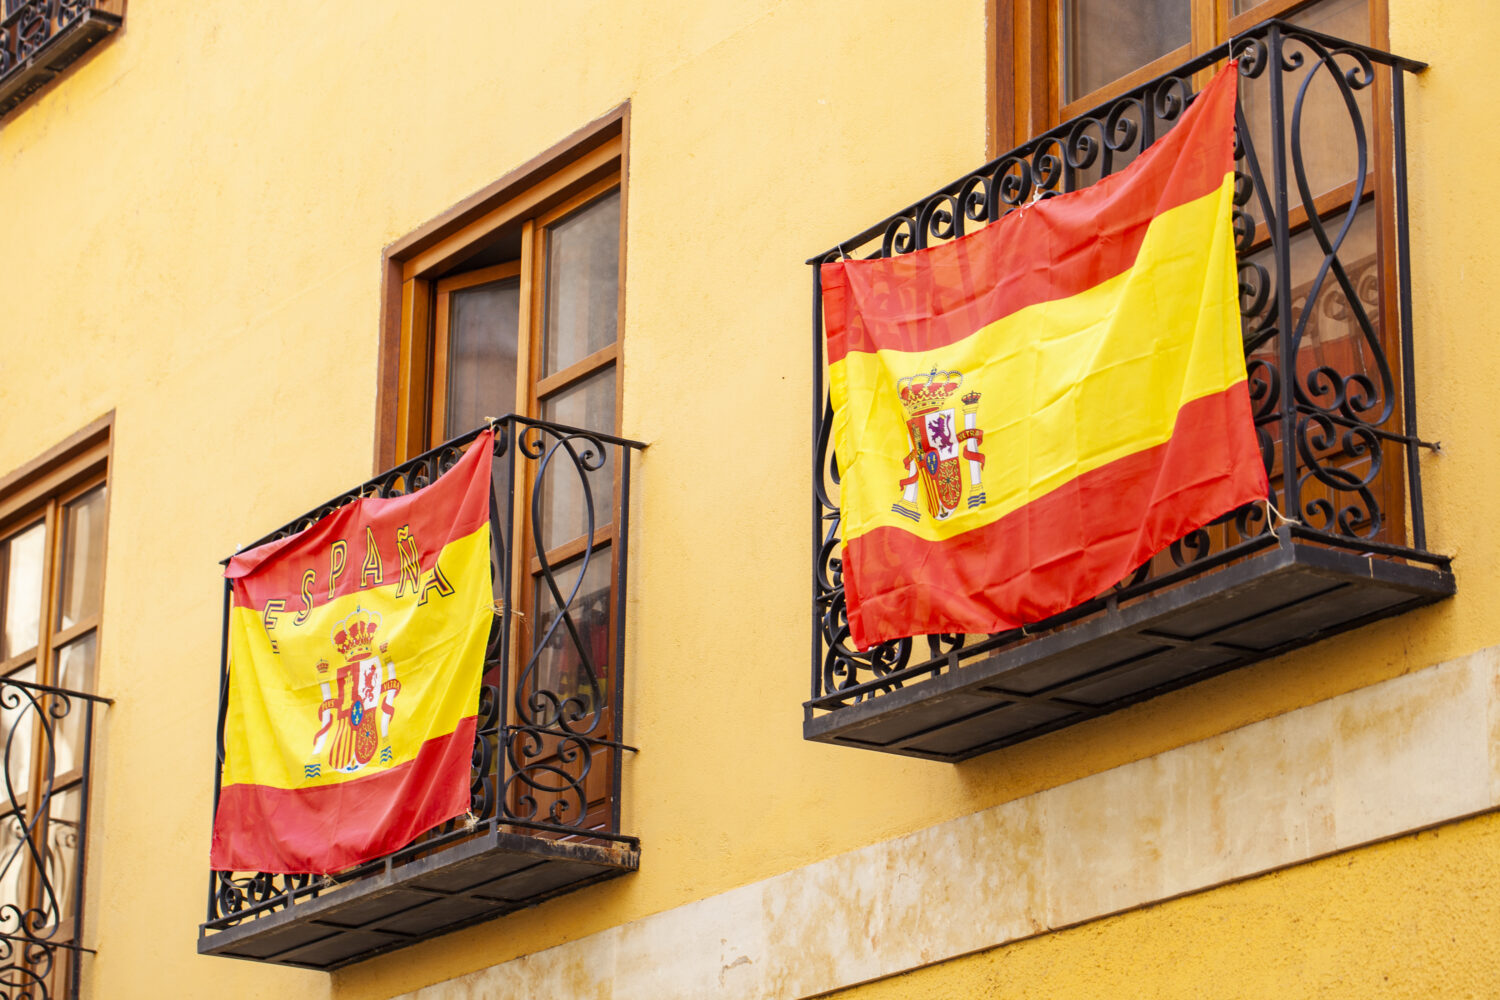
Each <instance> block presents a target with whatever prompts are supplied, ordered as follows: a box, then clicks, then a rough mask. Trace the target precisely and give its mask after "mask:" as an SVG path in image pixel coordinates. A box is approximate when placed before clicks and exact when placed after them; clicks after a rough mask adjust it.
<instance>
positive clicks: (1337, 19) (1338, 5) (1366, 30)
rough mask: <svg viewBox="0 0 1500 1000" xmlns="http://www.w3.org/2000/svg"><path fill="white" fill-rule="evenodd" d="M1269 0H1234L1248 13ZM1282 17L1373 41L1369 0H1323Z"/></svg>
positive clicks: (1352, 38) (1236, 7) (1355, 39)
mask: <svg viewBox="0 0 1500 1000" xmlns="http://www.w3.org/2000/svg"><path fill="white" fill-rule="evenodd" d="M1265 2H1266V0H1234V13H1235V14H1245V13H1248V12H1250V11H1252V10H1254V9H1255V8H1256V7H1259V6H1260V5H1261V4H1263V3H1265ZM1282 20H1284V21H1291V22H1292V23H1293V24H1300V25H1302V27H1304V28H1311V29H1313V30H1314V31H1322V32H1325V33H1326V34H1330V35H1337V36H1338V37H1339V38H1344V39H1347V40H1348V41H1351V42H1361V43H1364V44H1369V41H1370V14H1369V0H1323V2H1322V3H1315V4H1313V5H1312V6H1311V7H1306V8H1303V9H1302V10H1300V11H1298V12H1296V13H1295V14H1284V15H1282Z"/></svg>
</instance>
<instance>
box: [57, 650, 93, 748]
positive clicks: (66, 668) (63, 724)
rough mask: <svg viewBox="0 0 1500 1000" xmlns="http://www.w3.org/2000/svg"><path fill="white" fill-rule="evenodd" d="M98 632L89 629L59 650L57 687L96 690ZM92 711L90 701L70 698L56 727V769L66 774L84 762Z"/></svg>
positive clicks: (74, 689) (70, 689)
mask: <svg viewBox="0 0 1500 1000" xmlns="http://www.w3.org/2000/svg"><path fill="white" fill-rule="evenodd" d="M97 645H98V643H97V637H96V633H94V632H90V633H89V634H88V635H86V636H84V637H83V638H81V639H75V640H74V641H73V642H70V643H68V644H67V645H66V646H64V647H62V648H61V649H60V650H58V653H57V674H56V676H57V680H56V681H55V683H56V685H57V686H58V687H62V688H67V689H68V690H69V691H92V690H94V653H95V650H96V648H97ZM88 714H89V703H88V702H87V701H84V700H82V699H80V698H70V699H68V712H67V714H66V715H64V716H63V717H62V718H61V719H58V720H57V722H56V723H54V725H55V727H56V728H55V729H54V730H53V731H54V733H55V734H56V736H55V739H56V744H57V745H56V747H55V749H54V753H55V754H56V756H57V773H58V774H66V773H67V772H69V771H71V770H73V769H74V768H75V767H82V766H83V727H84V720H85V718H86V717H87V716H88Z"/></svg>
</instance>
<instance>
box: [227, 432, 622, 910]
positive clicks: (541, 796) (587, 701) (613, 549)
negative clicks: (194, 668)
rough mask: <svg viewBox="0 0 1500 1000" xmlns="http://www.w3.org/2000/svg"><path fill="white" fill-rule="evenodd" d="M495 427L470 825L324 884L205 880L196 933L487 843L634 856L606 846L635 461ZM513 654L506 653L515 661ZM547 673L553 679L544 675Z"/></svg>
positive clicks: (452, 459)
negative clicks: (512, 840)
mask: <svg viewBox="0 0 1500 1000" xmlns="http://www.w3.org/2000/svg"><path fill="white" fill-rule="evenodd" d="M494 427H495V446H494V447H495V452H494V454H495V461H494V474H493V477H492V490H491V502H490V526H491V537H492V551H491V574H492V578H493V581H494V590H495V598H496V601H495V618H494V622H493V624H492V626H491V629H490V636H489V642H488V645H487V647H486V651H485V670H484V681H483V683H482V685H481V688H480V693H479V707H478V724H477V727H476V729H477V732H476V737H475V742H474V752H473V758H472V770H471V772H470V806H469V815H468V816H466V817H464V818H462V819H454V820H450V821H448V822H446V823H444V824H442V825H441V826H438V827H436V828H434V829H432V830H430V831H428V832H427V833H425V834H423V835H422V836H420V837H418V838H417V839H416V840H414V841H413V842H412V843H410V844H408V845H406V846H405V847H403V848H401V849H400V850H398V851H395V852H394V853H392V854H390V855H388V856H386V857H384V858H381V859H378V860H375V861H371V862H369V863H366V864H362V865H359V866H358V867H355V868H351V869H349V870H347V871H343V872H340V873H337V874H335V875H327V876H324V875H279V874H269V873H266V872H224V871H215V872H211V873H210V879H209V891H208V920H207V921H206V922H205V924H204V925H203V930H204V932H205V933H208V932H212V931H215V930H221V929H224V928H226V927H231V926H235V925H237V924H242V923H243V922H244V921H246V920H249V919H253V918H255V917H259V916H262V915H265V914H268V913H272V912H276V911H280V910H285V909H287V908H288V907H295V906H296V905H297V904H298V903H299V902H302V901H304V900H309V899H313V898H316V897H317V896H318V895H319V894H320V893H323V892H326V891H328V890H330V889H333V888H335V887H342V886H346V885H349V884H351V883H355V882H358V881H359V880H360V879H364V878H366V877H368V876H371V875H375V874H377V873H382V872H391V871H393V870H397V869H400V868H401V867H402V866H403V865H407V864H409V863H411V862H413V861H415V860H417V859H419V858H420V859H432V858H433V857H434V856H435V855H437V854H438V853H439V852H441V851H443V850H444V849H446V848H449V847H453V846H456V845H459V844H461V843H463V842H465V841H469V840H471V839H475V838H477V837H482V836H485V835H487V834H490V833H493V832H495V831H496V830H511V831H514V832H519V833H527V834H531V835H534V836H536V837H543V838H558V837H568V838H574V839H580V840H590V841H603V842H617V843H625V844H629V845H632V846H638V841H637V840H636V838H634V837H629V836H625V835H623V834H622V833H621V832H620V806H621V799H620V780H621V777H620V776H621V768H620V763H621V761H620V757H621V754H622V753H624V752H626V751H633V750H634V749H635V748H634V747H630V746H627V745H625V744H624V743H623V742H621V740H620V739H619V735H620V733H621V732H622V729H621V726H622V724H623V722H624V712H625V704H624V699H623V694H622V692H623V685H622V684H621V678H622V672H623V671H622V666H623V656H622V653H623V637H624V627H625V606H626V605H625V597H626V595H625V583H626V576H627V574H626V557H627V554H628V545H627V542H628V539H629V514H630V505H629V496H630V475H631V457H632V453H633V452H635V451H637V450H639V449H641V448H644V447H645V445H643V444H642V443H640V442H638V441H630V440H627V439H625V438H620V437H614V436H612V435H609V434H602V433H598V432H595V431H587V430H580V429H578V428H574V427H566V426H563V425H560V424H553V423H547V422H544V421H539V420H531V419H528V418H525V417H517V416H509V417H504V418H501V419H498V420H496V421H495V422H494ZM478 433H480V431H479V430H475V431H470V432H468V433H465V434H462V435H460V436H458V437H456V438H453V439H452V440H450V441H448V442H446V443H444V444H442V445H440V446H438V447H437V448H434V449H432V450H431V451H428V452H426V453H424V454H422V455H419V456H417V457H416V458H413V459H411V460H409V461H407V462H403V463H401V464H400V465H398V466H396V467H395V468H393V469H391V470H390V471H388V472H386V473H384V474H382V475H379V476H376V477H375V478H373V479H371V480H369V481H367V482H365V483H363V484H361V485H360V486H357V487H355V488H354V489H351V490H348V491H346V492H344V493H341V494H340V495H339V496H337V497H334V498H333V499H332V500H329V501H328V502H327V503H324V504H322V505H320V506H319V507H317V508H315V509H313V510H311V511H308V512H307V513H306V514H304V515H302V516H301V517H299V518H297V519H295V520H294V521H292V522H290V523H288V524H286V525H284V526H282V527H281V528H278V529H277V530H276V531H273V532H271V533H270V534H268V535H267V536H265V537H264V538H262V539H260V540H259V541H257V542H255V543H254V544H255V545H260V544H262V543H264V542H268V541H272V540H275V539H277V538H282V537H285V536H287V535H289V534H292V533H294V532H297V531H301V530H303V529H304V528H307V527H309V526H311V525H312V524H313V523H314V522H316V521H317V520H319V519H320V518H322V517H325V516H327V515H328V514H331V513H333V512H334V511H336V510H338V508H339V507H341V506H343V505H344V504H347V503H349V502H351V501H353V500H355V499H358V498H360V497H371V496H379V497H394V496H403V495H405V494H407V493H411V492H413V491H415V490H417V489H420V488H421V487H423V486H425V485H427V484H428V483H431V482H432V481H433V480H435V479H436V478H437V477H438V476H439V475H441V474H442V473H443V472H446V471H447V470H448V469H450V468H452V466H453V465H454V463H456V462H457V461H458V459H459V457H460V456H462V455H463V453H464V451H465V450H466V449H467V447H468V446H469V445H470V443H471V442H472V441H473V439H474V437H475V436H476V435H477V434H478ZM565 488H567V489H574V490H576V492H574V493H573V494H572V495H573V496H574V497H575V498H577V499H578V500H579V501H580V503H581V507H580V509H579V510H578V511H577V513H578V514H579V515H580V522H579V523H580V524H581V525H582V528H583V534H582V536H581V537H580V538H579V539H576V540H575V541H574V543H573V544H570V545H568V546H567V549H568V552H567V559H568V561H567V563H566V565H560V566H559V565H553V564H552V563H550V562H549V561H548V559H547V550H546V547H545V545H544V543H543V525H544V522H545V515H546V512H547V505H548V504H549V503H552V502H555V501H554V498H555V497H556V496H557V495H558V494H559V492H560V491H561V490H563V489H565ZM518 505H523V506H524V507H525V510H524V511H523V510H521V508H520V507H518ZM606 513H607V514H608V516H607V517H606V516H604V515H605V514H606ZM518 514H524V515H525V516H524V517H518V516H517V515H518ZM523 523H524V524H526V525H527V529H526V531H527V534H526V536H524V538H525V540H524V541H519V542H518V539H517V536H516V533H515V532H516V529H515V527H514V526H516V525H518V524H523ZM518 552H519V555H520V556H521V558H522V559H523V560H525V563H523V566H522V572H523V573H527V574H529V575H530V576H531V580H532V586H531V592H532V593H533V594H534V595H535V600H533V601H532V602H531V607H528V608H524V609H523V608H521V607H520V606H519V605H520V604H521V595H522V594H523V593H526V592H527V591H526V590H525V588H523V587H522V586H521V581H520V580H519V579H517V578H516V574H515V564H516V562H517V559H516V558H515V557H516V556H517V555H518ZM596 561H602V564H603V565H605V566H608V567H609V568H610V570H611V572H610V573H609V575H608V577H607V580H608V583H607V584H606V585H605V586H604V587H603V588H602V589H598V590H595V591H594V592H592V593H590V592H587V590H586V588H587V586H588V584H587V583H586V581H587V580H589V579H590V575H589V572H588V567H589V565H590V564H591V563H594V562H596ZM526 564H529V566H528V565H526ZM229 602H230V592H229V590H228V588H226V590H225V597H224V613H225V641H224V647H223V652H222V660H221V666H220V695H219V744H218V766H217V768H216V771H215V786H214V789H215V791H214V798H215V808H217V806H218V790H219V779H220V776H221V775H222V769H223V762H224V719H225V712H226V708H227V702H226V697H227V693H228V682H229V670H230V664H229V657H228V614H229ZM538 609H540V613H538ZM526 616H531V617H532V618H533V619H534V620H533V622H532V624H531V627H530V629H529V636H528V637H527V638H528V641H524V642H523V641H521V638H520V637H519V636H514V635H513V633H514V632H515V630H516V629H517V622H518V620H519V619H523V618H525V617H526ZM544 621H545V622H546V624H545V625H544V624H543V622H544ZM513 639H515V640H516V641H515V642H513ZM513 650H518V653H516V657H517V658H516V659H515V660H513V659H512V651H513ZM559 659H561V660H565V661H566V662H567V666H568V668H569V669H568V670H566V671H557V670H555V669H553V668H554V667H555V666H556V664H557V663H558V662H559ZM601 784H602V785H603V787H604V791H605V794H606V795H607V802H606V804H605V805H604V807H602V808H601V807H599V806H598V805H597V804H596V805H595V806H594V807H592V808H591V805H590V802H591V797H595V798H596V797H597V794H596V792H595V791H591V790H597V789H598V788H599V787H600V786H601Z"/></svg>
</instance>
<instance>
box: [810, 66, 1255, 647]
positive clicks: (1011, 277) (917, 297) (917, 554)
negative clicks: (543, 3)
mask: <svg viewBox="0 0 1500 1000" xmlns="http://www.w3.org/2000/svg"><path fill="white" fill-rule="evenodd" d="M1236 79H1237V76H1236V69H1235V67H1234V66H1233V65H1231V66H1229V67H1228V68H1226V69H1225V70H1224V71H1223V72H1221V73H1219V74H1218V75H1217V76H1216V77H1215V78H1214V80H1213V81H1212V82H1211V83H1210V84H1209V85H1208V86H1207V87H1206V88H1204V90H1203V92H1202V93H1200V94H1199V95H1198V97H1197V99H1196V100H1194V102H1193V104H1192V106H1191V107H1190V108H1189V109H1188V110H1187V111H1186V112H1185V113H1184V115H1183V117H1182V119H1181V121H1179V122H1178V123H1177V125H1176V127H1175V128H1173V129H1172V130H1171V131H1170V132H1168V133H1167V134H1166V135H1165V136H1164V137H1163V138H1162V139H1160V140H1159V141H1158V142H1156V143H1155V144H1154V145H1152V146H1151V147H1150V148H1149V149H1147V150H1146V151H1145V152H1143V153H1142V154H1141V155H1140V156H1139V157H1138V158H1137V159H1136V160H1135V161H1134V162H1133V163H1131V164H1130V165H1129V166H1128V167H1126V168H1125V169H1124V170H1122V171H1121V172H1120V173H1118V174H1114V175H1111V176H1109V177H1106V178H1104V179H1102V180H1100V181H1099V182H1098V183H1096V184H1094V185H1092V186H1091V187H1088V188H1085V189H1082V190H1079V191H1075V192H1072V193H1069V194H1064V195H1060V196H1058V197H1055V198H1051V199H1049V200H1045V201H1041V202H1038V203H1036V204H1034V205H1031V206H1029V207H1026V208H1022V209H1020V210H1019V211H1015V212H1012V213H1010V214H1009V215H1007V216H1005V217H1004V218H1002V219H1000V220H999V221H998V222H995V223H993V224H991V225H989V226H986V227H984V228H983V229H980V230H978V231H976V232H974V233H971V234H969V235H966V236H964V237H962V238H960V239H957V240H953V241H952V242H949V243H946V244H942V245H939V246H934V247H931V248H928V249H925V250H920V251H917V252H915V253H911V254H906V255H904V256H898V257H890V258H886V259H879V260H859V261H853V260H851V261H842V262H838V263H831V264H825V265H823V269H822V284H823V307H824V312H825V318H826V324H827V330H828V345H827V346H828V365H829V392H830V396H831V399H832V403H833V410H834V427H833V431H834V445H835V448H836V450H837V455H838V462H839V470H840V474H841V492H840V506H841V512H842V518H843V520H842V531H843V539H844V551H843V579H844V587H845V596H846V599H847V604H848V615H849V629H850V634H851V639H852V640H853V642H854V643H855V644H856V646H857V647H858V648H861V649H864V648H868V647H869V646H871V645H874V644H875V643H878V642H883V641H885V640H888V639H894V638H898V637H902V636H911V635H922V634H931V633H937V632H948V633H983V632H997V631H1001V630H1003V629H1007V628H1014V627H1016V626H1018V625H1023V624H1025V623H1028V622H1034V621H1039V620H1041V619H1044V618H1046V617H1048V616H1049V615H1053V614H1056V613H1057V612H1060V611H1063V610H1066V609H1067V608H1070V607H1073V606H1074V605H1077V604H1079V603H1082V602H1083V601H1086V600H1088V599H1089V598H1092V597H1094V596H1096V595H1098V594H1100V593H1102V592H1104V591H1105V590H1107V589H1108V588H1109V587H1110V586H1112V585H1113V584H1114V583H1116V582H1117V581H1119V580H1120V579H1122V578H1123V577H1124V576H1125V575H1126V574H1128V573H1129V572H1131V571H1132V570H1133V569H1134V568H1135V567H1137V566H1139V565H1140V564H1141V563H1143V562H1145V561H1146V560H1148V559H1149V558H1151V556H1152V555H1153V554H1154V553H1156V552H1158V551H1160V550H1161V549H1162V548H1163V547H1165V546H1166V545H1167V544H1169V543H1170V542H1172V541H1173V540H1175V539H1177V538H1180V537H1182V536H1183V535H1185V534H1187V533H1188V532H1190V531H1192V530H1194V529H1196V528H1199V527H1202V526H1203V525H1205V524H1207V523H1208V522H1209V521H1211V520H1213V519H1214V518H1215V517H1217V516H1219V515H1221V514H1223V513H1226V512H1227V511H1230V510H1232V509H1234V508H1235V507H1237V506H1239V505H1241V504H1244V503H1248V502H1250V501H1252V500H1255V499H1257V498H1261V497H1264V496H1266V494H1267V491H1268V487H1267V481H1266V473H1265V469H1264V467H1263V465H1262V463H1261V457H1260V452H1259V450H1258V448H1257V447H1256V441H1255V433H1254V428H1253V424H1252V417H1251V410H1250V402H1249V396H1248V392H1247V389H1246V380H1245V359H1244V352H1243V347H1242V344H1241V339H1240V313H1239V288H1238V281H1237V278H1236V273H1235V257H1234V239H1233V232H1232V226H1231V201H1232V195H1233V189H1234V108H1235V87H1236Z"/></svg>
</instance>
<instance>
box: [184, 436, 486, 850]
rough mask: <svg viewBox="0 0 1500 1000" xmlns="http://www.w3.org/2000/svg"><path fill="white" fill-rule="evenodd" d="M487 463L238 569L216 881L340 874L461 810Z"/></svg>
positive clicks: (480, 459) (317, 530)
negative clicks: (240, 875)
mask: <svg viewBox="0 0 1500 1000" xmlns="http://www.w3.org/2000/svg"><path fill="white" fill-rule="evenodd" d="M493 450H494V444H493V435H492V433H491V432H488V431H486V432H485V433H483V434H481V435H480V436H479V437H478V438H476V439H475V441H474V444H473V445H472V446H471V447H470V448H469V450H468V451H467V452H466V453H465V454H464V456H463V457H462V458H461V459H459V461H458V462H457V463H456V464H455V465H454V466H453V468H452V469H450V470H449V471H448V472H446V473H444V474H443V475H442V476H441V477H439V478H438V480H437V481H436V482H434V483H432V484H430V485H428V486H426V487H423V488H422V489H419V490H416V491H415V492H413V493H410V494H408V495H406V496H403V497H394V498H389V499H376V498H367V499H362V500H358V501H355V502H354V503H351V504H349V505H348V506H345V507H343V508H341V509H340V510H338V511H337V512H335V513H333V514H330V515H328V516H327V517H325V518H323V519H322V520H320V521H318V522H317V523H316V524H314V525H313V526H312V527H310V528H308V529H306V530H305V531H301V532H298V533H297V534H295V535H292V536H290V537H288V538H283V539H280V540H278V541H274V542H269V543H267V544H265V545H262V546H259V547H257V548H254V549H250V550H248V551H246V552H242V553H240V554H238V555H236V556H235V557H234V558H233V559H231V560H230V562H229V568H228V569H227V570H226V572H225V575H226V576H227V577H229V579H230V580H231V581H232V585H233V592H234V598H233V605H232V608H231V611H230V625H229V628H230V667H229V698H228V714H227V716H226V718H225V721H224V770H223V780H222V790H221V792H220V795H219V808H218V812H217V814H216V815H215V816H214V835H213V846H212V851H211V857H210V864H211V866H212V867H213V868H214V869H215V870H218V871H265V872H283V873H293V872H312V873H327V872H336V871H340V870H342V869H345V868H348V867H350V866H351V865H357V864H360V863H361V862H364V861H368V860H370V859H372V858H378V857H381V856H382V855H385V854H389V853H390V852H391V851H394V850H396V849H398V848H400V847H402V846H403V845H404V844H406V843H408V842H410V841H411V840H412V839H413V838H414V837H416V836H417V835H418V834H419V833H422V832H423V831H424V830H427V829H430V828H431V827H433V826H436V825H437V824H439V823H442V822H443V821H445V820H448V819H451V818H453V817H455V816H461V815H463V814H464V813H465V812H466V811H467V809H468V807H469V767H470V759H471V757H472V754H473V752H474V727H475V717H476V713H477V712H478V708H479V681H480V675H481V673H482V672H483V664H484V648H485V642H486V640H487V638H488V636H489V632H490V624H491V622H492V621H493V618H494V612H493V601H494V598H493V591H492V587H491V583H490V522H489V509H490V502H489V499H490V463H491V460H492V457H493Z"/></svg>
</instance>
